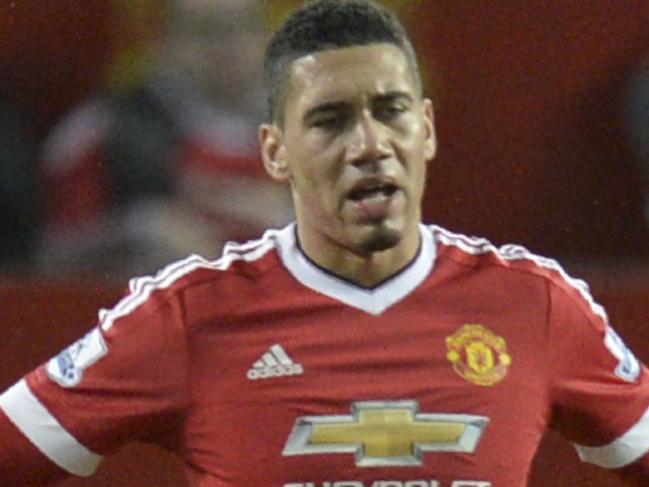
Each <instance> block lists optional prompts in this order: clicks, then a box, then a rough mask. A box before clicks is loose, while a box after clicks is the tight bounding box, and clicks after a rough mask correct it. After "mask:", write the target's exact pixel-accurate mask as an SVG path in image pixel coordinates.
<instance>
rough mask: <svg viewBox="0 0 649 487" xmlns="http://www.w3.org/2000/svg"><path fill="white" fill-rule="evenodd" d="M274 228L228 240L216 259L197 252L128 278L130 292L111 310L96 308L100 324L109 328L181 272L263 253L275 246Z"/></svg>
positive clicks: (218, 267)
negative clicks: (153, 271)
mask: <svg viewBox="0 0 649 487" xmlns="http://www.w3.org/2000/svg"><path fill="white" fill-rule="evenodd" d="M275 234H276V231H274V230H269V231H267V232H266V233H264V235H263V237H262V238H261V239H260V240H255V241H251V242H247V243H245V244H235V243H228V244H227V245H226V246H225V248H224V250H223V255H222V257H221V258H220V259H219V260H217V261H214V262H212V261H208V260H205V259H204V258H202V257H200V256H198V255H192V256H190V257H187V258H186V259H183V260H180V261H177V262H174V263H173V264H170V265H168V266H167V267H165V268H164V269H163V270H161V271H160V272H158V273H157V274H156V275H155V276H146V277H139V278H135V279H131V280H130V281H129V289H130V293H129V294H128V296H126V297H125V298H124V299H122V300H121V301H120V302H119V303H118V304H117V305H116V306H115V307H114V308H112V309H110V310H105V309H102V310H101V311H100V312H99V320H100V322H101V328H102V330H104V331H107V330H109V329H110V328H111V327H112V326H113V324H114V322H115V320H117V319H118V318H121V317H123V316H126V315H128V314H130V313H132V312H133V311H134V310H135V309H137V308H138V306H140V305H142V304H143V303H144V302H146V300H147V299H148V298H149V296H151V294H152V293H153V292H154V291H155V290H160V289H166V288H168V287H170V286H171V285H172V284H173V283H174V282H176V281H178V280H179V279H180V278H182V277H183V276H185V275H187V274H189V273H190V272H192V271H194V270H196V269H201V268H203V269H213V270H217V271H224V270H227V269H228V268H229V267H230V265H232V263H233V262H234V261H236V260H245V261H247V262H252V261H255V260H258V259H260V258H261V257H263V256H264V255H265V254H266V253H267V252H269V251H270V250H272V249H273V248H274V247H275V244H274V241H273V240H274V236H275Z"/></svg>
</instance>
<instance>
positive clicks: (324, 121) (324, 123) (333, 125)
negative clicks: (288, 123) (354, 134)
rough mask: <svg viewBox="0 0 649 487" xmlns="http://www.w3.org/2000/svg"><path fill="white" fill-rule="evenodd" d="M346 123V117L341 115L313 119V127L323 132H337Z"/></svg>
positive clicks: (335, 114)
mask: <svg viewBox="0 0 649 487" xmlns="http://www.w3.org/2000/svg"><path fill="white" fill-rule="evenodd" d="M344 123H345V119H344V117H343V116H342V115H341V114H339V113H330V114H323V115H320V116H318V117H316V118H314V119H313V121H312V122H311V126H312V127H315V128H319V129H323V130H335V129H338V128H340V127H342V126H343V125H344Z"/></svg>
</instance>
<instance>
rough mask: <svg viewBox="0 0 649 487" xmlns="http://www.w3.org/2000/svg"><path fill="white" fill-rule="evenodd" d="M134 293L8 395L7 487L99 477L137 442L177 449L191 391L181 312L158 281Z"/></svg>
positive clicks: (0, 406)
mask: <svg viewBox="0 0 649 487" xmlns="http://www.w3.org/2000/svg"><path fill="white" fill-rule="evenodd" d="M132 289H133V290H132V292H131V293H130V294H129V295H128V296H126V297H125V298H124V299H123V300H122V301H121V302H120V303H118V304H117V306H116V307H115V308H114V309H113V310H110V311H104V312H102V314H101V315H100V316H101V320H100V325H99V326H98V327H97V328H95V329H93V330H92V331H91V332H90V333H89V334H88V335H86V336H85V337H83V338H82V339H81V340H79V341H78V342H76V343H75V344H73V345H72V346H70V347H68V348H67V349H66V350H64V351H63V352H61V353H60V354H59V355H58V356H57V357H54V358H53V359H52V360H50V361H48V362H47V363H45V364H44V365H42V366H41V367H39V368H37V369H36V370H34V371H32V372H31V373H29V374H27V375H26V376H25V377H24V378H23V379H22V380H21V381H19V382H18V383H17V384H15V385H14V386H12V387H11V388H9V389H8V390H7V391H6V392H5V393H3V394H2V395H0V478H2V479H3V484H4V482H5V481H6V482H8V484H7V485H30V484H28V483H27V482H28V481H29V482H32V481H33V482H34V484H33V485H45V484H46V482H49V481H54V480H58V479H60V478H62V477H65V476H67V475H81V476H86V475H90V474H92V473H93V472H94V470H95V469H96V468H97V466H98V465H99V464H100V462H101V460H102V459H103V457H105V456H108V455H110V454H112V453H113V452H114V451H115V450H117V449H118V448H119V447H120V446H122V445H123V444H124V443H127V442H130V441H133V440H144V441H153V442H157V443H164V445H165V446H172V445H170V443H169V441H171V439H173V437H174V434H175V431H174V427H175V426H176V425H177V424H178V422H179V420H180V418H181V416H182V412H183V409H184V406H185V404H186V393H187V392H186V388H185V385H186V381H185V372H186V354H185V338H184V324H183V323H182V313H181V311H182V310H181V309H180V305H179V303H178V302H177V300H175V298H174V297H173V295H172V292H171V291H166V290H160V289H159V288H158V287H157V284H156V279H153V278H147V279H142V280H135V281H134V286H133V288H132ZM11 480H14V481H13V482H12V481H11Z"/></svg>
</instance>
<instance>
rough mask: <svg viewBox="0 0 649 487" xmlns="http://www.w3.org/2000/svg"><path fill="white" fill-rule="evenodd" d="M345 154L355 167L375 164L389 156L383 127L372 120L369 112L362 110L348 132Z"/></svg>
mask: <svg viewBox="0 0 649 487" xmlns="http://www.w3.org/2000/svg"><path fill="white" fill-rule="evenodd" d="M346 152H347V154H346V155H347V157H346V158H347V161H348V162H349V163H351V164H356V165H361V164H365V163H368V162H370V163H371V162H375V161H377V160H380V159H383V158H385V157H387V156H388V155H389V154H390V152H389V145H388V143H387V137H386V133H385V127H383V126H382V125H381V123H380V122H379V121H377V120H376V119H375V118H374V116H373V115H372V112H371V111H370V110H367V109H365V110H363V112H362V113H361V114H360V116H359V117H358V120H357V121H356V125H355V126H354V128H353V130H352V131H351V132H350V139H349V143H348V145H347V151H346Z"/></svg>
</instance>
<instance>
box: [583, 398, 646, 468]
mask: <svg viewBox="0 0 649 487" xmlns="http://www.w3.org/2000/svg"><path fill="white" fill-rule="evenodd" d="M574 446H575V449H576V450H577V454H578V455H579V458H580V459H581V461H583V462H587V463H594V464H595V465H599V466H600V467H604V468H622V467H625V466H627V465H630V464H631V463H633V462H635V461H636V460H638V459H639V458H640V457H641V456H643V455H644V454H645V453H647V452H649V408H648V409H647V410H646V411H645V413H644V414H643V415H642V417H641V418H640V420H639V421H638V422H637V423H636V424H635V425H633V426H632V427H631V429H629V430H628V431H627V432H626V433H624V434H623V435H622V436H620V437H619V438H618V439H617V440H615V441H613V442H611V443H609V444H608V445H604V446H600V447H590V446H583V445H577V444H575V445H574Z"/></svg>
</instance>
